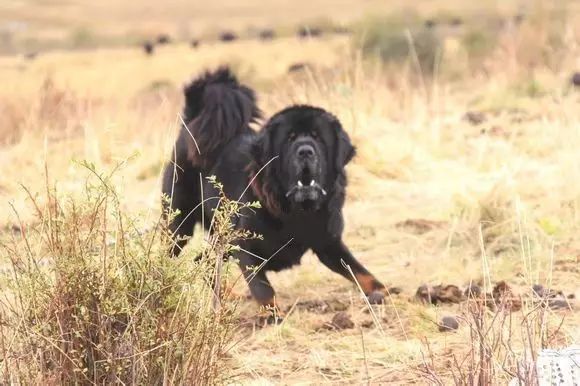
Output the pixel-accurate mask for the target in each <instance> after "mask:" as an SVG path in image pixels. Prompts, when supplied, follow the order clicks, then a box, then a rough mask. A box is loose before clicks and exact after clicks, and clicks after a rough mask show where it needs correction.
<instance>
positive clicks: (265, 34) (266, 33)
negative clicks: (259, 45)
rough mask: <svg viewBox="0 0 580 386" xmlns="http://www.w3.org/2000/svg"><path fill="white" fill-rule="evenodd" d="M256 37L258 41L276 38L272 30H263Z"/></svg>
mask: <svg viewBox="0 0 580 386" xmlns="http://www.w3.org/2000/svg"><path fill="white" fill-rule="evenodd" d="M258 37H259V38H260V40H272V39H274V37H276V34H275V32H274V30H272V29H263V30H261V31H260V33H259V34H258Z"/></svg>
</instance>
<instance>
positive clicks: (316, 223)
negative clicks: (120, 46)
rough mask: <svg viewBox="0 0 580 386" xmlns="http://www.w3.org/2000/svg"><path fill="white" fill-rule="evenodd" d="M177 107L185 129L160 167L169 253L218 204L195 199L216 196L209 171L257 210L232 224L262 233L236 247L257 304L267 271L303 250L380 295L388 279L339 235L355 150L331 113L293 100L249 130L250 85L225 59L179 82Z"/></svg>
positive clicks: (254, 116) (268, 292) (256, 114)
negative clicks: (181, 101) (169, 213)
mask: <svg viewBox="0 0 580 386" xmlns="http://www.w3.org/2000/svg"><path fill="white" fill-rule="evenodd" d="M183 115H184V117H183V118H184V122H185V123H187V129H186V128H182V129H181V131H180V133H179V137H178V138H177V142H176V144H175V148H174V155H173V158H172V162H171V163H169V164H168V165H167V166H166V168H165V172H164V176H163V193H164V194H166V195H167V196H168V197H170V198H171V199H170V206H171V209H173V210H179V214H178V215H177V216H176V217H175V218H174V219H173V221H172V223H171V224H170V230H171V231H172V233H173V235H174V237H175V238H176V242H175V246H174V248H173V251H172V253H173V254H174V255H177V254H179V253H180V251H181V249H182V248H183V246H184V245H185V243H186V242H187V240H183V237H184V236H191V235H192V233H193V229H194V226H195V224H196V223H198V222H202V218H201V216H202V212H203V213H205V214H207V215H211V213H212V209H214V208H215V206H216V203H217V200H207V201H205V202H204V203H202V202H201V197H205V198H207V197H212V196H216V195H217V192H216V190H215V187H214V186H213V185H212V184H210V183H209V182H208V181H206V178H205V177H206V176H210V175H215V176H216V177H217V180H218V181H220V182H221V183H222V184H223V188H224V192H225V194H226V196H227V197H229V198H231V199H234V200H238V199H239V198H240V197H241V201H243V202H249V201H256V200H259V201H260V203H261V206H262V208H261V209H258V210H257V211H256V213H254V214H251V215H247V216H241V217H240V218H239V219H238V220H237V221H238V222H237V224H236V226H237V227H242V228H243V229H248V230H252V231H254V232H256V233H258V234H261V235H262V236H263V240H247V241H243V242H241V244H242V245H240V246H241V247H242V250H243V251H242V252H239V254H238V255H236V256H235V257H236V258H237V259H239V263H240V267H241V269H242V272H243V273H244V276H245V277H246V279H247V281H248V285H249V287H250V291H251V293H252V295H253V297H254V298H255V299H256V300H257V301H258V302H259V303H260V304H262V305H265V306H271V307H275V302H274V290H273V289H272V286H271V285H270V282H269V281H268V278H267V277H266V272H267V271H280V270H282V269H286V268H290V267H291V266H293V265H296V264H299V263H300V259H301V257H302V255H303V254H304V253H305V252H306V251H307V250H309V249H311V250H313V251H314V252H315V253H316V255H317V256H318V258H319V259H320V261H321V262H322V263H323V264H324V265H326V266H327V267H328V268H330V269H331V270H332V271H334V272H336V273H339V274H341V275H342V276H344V277H345V278H347V279H349V280H351V281H354V280H355V278H356V281H357V282H358V284H359V285H360V287H361V288H362V290H363V291H364V293H365V294H366V295H367V296H368V295H372V296H369V300H370V301H372V302H380V301H382V300H383V299H384V297H383V294H384V293H385V292H386V290H385V287H384V286H383V285H382V284H381V283H380V282H379V281H378V280H377V279H375V277H374V276H373V275H371V274H370V273H369V272H368V271H367V270H366V269H365V268H364V267H363V266H362V265H361V264H360V263H359V262H358V261H357V260H356V259H355V258H354V256H353V255H352V254H351V253H350V251H349V250H348V248H347V247H346V245H345V244H344V242H343V241H342V231H343V217H342V206H343V204H344V199H345V187H346V174H345V170H344V167H345V165H346V164H347V163H348V162H349V161H350V160H351V158H352V157H353V156H354V154H355V149H354V147H353V146H352V145H351V143H350V140H349V137H348V135H347V134H346V132H345V131H344V130H343V128H342V126H341V124H340V122H339V121H338V120H337V118H336V117H334V116H333V115H331V114H330V113H328V112H326V111H325V110H323V109H320V108H317V107H312V106H292V107H288V108H286V109H284V110H282V111H280V112H278V113H277V114H275V115H274V116H273V117H272V118H271V119H270V120H269V121H268V122H267V123H266V124H265V125H264V127H263V128H262V130H261V131H260V132H258V133H256V132H254V131H253V130H252V129H251V128H250V125H251V124H253V123H257V121H258V120H259V119H260V111H259V109H258V108H257V106H256V98H255V96H254V92H253V91H252V90H251V89H249V88H248V87H246V86H244V85H241V84H240V83H238V81H237V79H236V78H235V77H234V76H233V75H232V74H231V72H230V71H229V70H228V69H227V68H221V69H218V70H217V71H216V72H213V73H206V74H205V75H203V76H201V77H200V78H199V79H197V80H195V81H194V82H193V83H191V84H190V85H188V86H187V87H186V88H185V110H184V114H183ZM202 193H203V195H202ZM201 205H203V206H204V210H203V211H202V210H201ZM203 223H204V224H206V225H208V224H210V220H209V219H206V221H203ZM245 251H247V252H250V253H246V252H245ZM256 256H259V257H261V258H258V257H256ZM263 259H267V263H266V264H265V265H264V266H263V268H262V269H261V270H260V271H258V272H257V273H256V272H255V271H254V270H252V269H251V267H257V266H259V265H261V264H263V261H264V260H263ZM346 267H349V269H350V270H352V273H351V272H350V271H349V269H348V268H346ZM353 275H354V277H353Z"/></svg>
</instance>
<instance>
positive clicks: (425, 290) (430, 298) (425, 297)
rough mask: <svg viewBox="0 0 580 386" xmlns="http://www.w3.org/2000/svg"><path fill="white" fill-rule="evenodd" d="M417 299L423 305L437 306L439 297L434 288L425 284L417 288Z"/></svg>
mask: <svg viewBox="0 0 580 386" xmlns="http://www.w3.org/2000/svg"><path fill="white" fill-rule="evenodd" d="M415 297H416V298H417V299H418V300H420V301H421V302H423V303H430V304H437V296H436V294H435V290H434V289H433V287H431V286H430V285H427V284H423V285H422V286H420V287H419V288H417V292H416V293H415Z"/></svg>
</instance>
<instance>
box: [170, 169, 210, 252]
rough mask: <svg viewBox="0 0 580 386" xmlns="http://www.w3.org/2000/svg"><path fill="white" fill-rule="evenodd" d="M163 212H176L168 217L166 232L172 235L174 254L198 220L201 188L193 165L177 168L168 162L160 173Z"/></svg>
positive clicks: (191, 234) (179, 249)
mask: <svg viewBox="0 0 580 386" xmlns="http://www.w3.org/2000/svg"><path fill="white" fill-rule="evenodd" d="M163 194H164V195H165V196H167V199H168V201H166V202H164V205H163V207H164V211H165V212H166V213H167V212H169V209H170V210H171V212H177V213H175V214H174V216H173V217H172V218H171V219H170V222H169V224H168V228H169V231H170V232H171V234H172V237H173V245H172V247H171V255H172V256H178V255H179V254H180V253H181V251H182V249H183V248H184V247H185V245H186V244H187V242H188V240H189V238H191V236H193V230H194V228H195V224H196V223H197V222H198V221H200V220H201V213H202V208H201V205H200V203H201V187H200V177H199V171H197V170H196V169H195V168H192V167H187V168H183V169H182V168H180V167H179V166H177V165H175V164H174V163H173V162H172V163H169V164H168V165H167V167H166V168H165V171H164V174H163Z"/></svg>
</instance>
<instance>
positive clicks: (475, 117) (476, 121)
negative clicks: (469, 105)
mask: <svg viewBox="0 0 580 386" xmlns="http://www.w3.org/2000/svg"><path fill="white" fill-rule="evenodd" d="M463 119H465V120H466V121H467V122H469V123H471V124H472V125H481V124H482V123H483V122H485V121H486V120H487V118H486V116H485V114H484V113H482V112H480V111H468V112H466V113H465V115H464V116H463Z"/></svg>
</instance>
